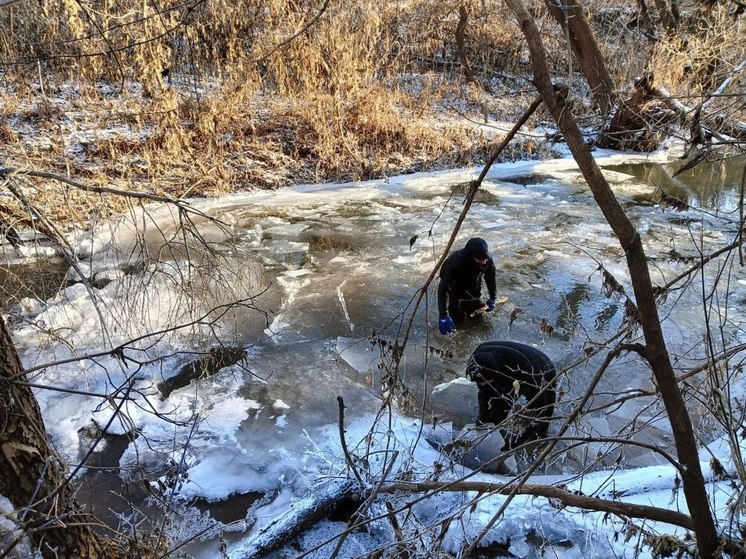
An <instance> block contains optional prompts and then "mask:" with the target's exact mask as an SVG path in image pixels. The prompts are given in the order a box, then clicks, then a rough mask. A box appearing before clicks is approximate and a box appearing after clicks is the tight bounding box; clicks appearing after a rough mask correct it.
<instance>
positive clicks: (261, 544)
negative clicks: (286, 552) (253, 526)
mask: <svg viewBox="0 0 746 559" xmlns="http://www.w3.org/2000/svg"><path fill="white" fill-rule="evenodd" d="M364 498H365V496H364V495H363V492H362V491H360V484H358V483H357V482H355V481H353V480H344V481H338V482H330V483H328V484H326V485H325V486H324V488H323V489H321V490H319V491H316V492H314V493H313V494H311V495H309V496H308V497H305V498H303V499H301V500H300V501H298V502H296V503H294V504H293V506H292V507H291V508H290V509H289V510H288V511H287V512H285V513H284V514H282V515H281V516H279V517H278V518H276V519H275V520H273V521H272V522H270V523H269V524H267V525H266V526H265V527H263V528H262V529H261V530H259V532H258V533H257V534H256V536H254V537H253V538H251V539H250V540H249V541H248V542H246V543H244V544H242V545H241V546H239V547H237V548H236V549H235V550H233V552H232V553H231V554H230V559H259V558H261V557H264V556H265V555H267V554H268V553H270V552H272V551H275V550H277V549H279V548H280V547H282V546H283V545H285V544H287V543H289V542H290V541H292V540H293V539H295V538H297V537H298V536H299V535H300V534H302V533H303V532H305V531H306V530H308V529H309V528H311V527H313V526H314V525H315V524H316V523H317V522H319V521H321V520H323V519H325V518H329V517H330V516H333V515H334V514H335V513H338V512H339V511H341V510H345V509H351V508H354V510H356V509H357V508H359V506H360V505H361V504H362V502H363V500H364Z"/></svg>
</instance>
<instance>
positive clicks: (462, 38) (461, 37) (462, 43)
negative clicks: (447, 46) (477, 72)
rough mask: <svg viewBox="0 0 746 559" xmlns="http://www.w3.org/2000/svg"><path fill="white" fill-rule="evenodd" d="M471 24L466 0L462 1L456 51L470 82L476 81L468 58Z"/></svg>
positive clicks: (459, 11) (459, 8) (457, 28)
mask: <svg viewBox="0 0 746 559" xmlns="http://www.w3.org/2000/svg"><path fill="white" fill-rule="evenodd" d="M468 23H469V11H468V10H467V9H466V3H465V0H461V3H460V4H459V6H458V25H456V50H457V51H458V59H459V60H460V61H461V68H462V69H463V70H464V77H465V78H466V81H468V82H474V81H476V80H475V78H474V72H472V71H471V64H469V58H468V57H467V56H466V26H467V25H468Z"/></svg>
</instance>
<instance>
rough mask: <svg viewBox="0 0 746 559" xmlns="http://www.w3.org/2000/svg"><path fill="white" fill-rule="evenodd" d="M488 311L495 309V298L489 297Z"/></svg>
mask: <svg viewBox="0 0 746 559" xmlns="http://www.w3.org/2000/svg"><path fill="white" fill-rule="evenodd" d="M485 304H486V305H487V312H492V311H494V310H495V300H494V299H487V303H485Z"/></svg>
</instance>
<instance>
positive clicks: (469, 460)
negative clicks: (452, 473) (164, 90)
mask: <svg viewBox="0 0 746 559" xmlns="http://www.w3.org/2000/svg"><path fill="white" fill-rule="evenodd" d="M454 440H455V441H464V442H466V443H469V446H468V447H467V449H466V451H465V452H464V455H463V457H462V459H461V463H462V464H463V465H464V466H466V467H467V468H471V469H473V470H476V469H481V471H483V472H485V473H488V474H511V473H514V472H516V471H517V467H518V465H517V463H516V461H515V458H514V457H513V456H512V455H511V454H505V453H504V452H503V451H502V450H500V449H501V448H502V447H503V445H504V444H505V440H503V438H502V435H500V432H499V431H498V430H497V429H495V427H494V426H493V425H481V426H479V427H476V426H475V425H474V424H473V423H470V424H468V425H466V426H464V428H463V429H461V431H460V432H459V434H458V435H456V438H455V439H454Z"/></svg>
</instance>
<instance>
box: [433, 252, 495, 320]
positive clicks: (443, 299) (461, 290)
mask: <svg viewBox="0 0 746 559" xmlns="http://www.w3.org/2000/svg"><path fill="white" fill-rule="evenodd" d="M475 257H477V258H487V263H486V264H485V265H484V266H480V265H479V264H477V263H476V262H474V258H475ZM495 273H496V270H495V263H494V261H493V260H492V257H491V256H490V254H489V252H488V250H487V242H486V241H484V240H483V239H480V238H477V237H475V238H473V239H469V241H468V242H467V243H466V246H464V248H462V249H461V250H457V251H455V252H452V253H451V254H450V255H448V258H446V261H445V262H443V266H442V267H441V269H440V283H439V285H438V315H439V318H444V317H445V316H446V314H447V313H449V312H450V310H449V303H450V304H453V302H454V301H457V300H459V299H472V300H480V299H481V298H482V279H483V278H484V282H485V284H486V285H487V291H488V293H489V297H490V299H492V300H493V301H494V300H495V299H496V297H497V287H496V280H495Z"/></svg>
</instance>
